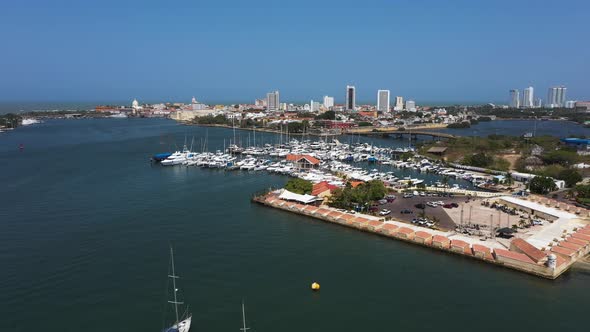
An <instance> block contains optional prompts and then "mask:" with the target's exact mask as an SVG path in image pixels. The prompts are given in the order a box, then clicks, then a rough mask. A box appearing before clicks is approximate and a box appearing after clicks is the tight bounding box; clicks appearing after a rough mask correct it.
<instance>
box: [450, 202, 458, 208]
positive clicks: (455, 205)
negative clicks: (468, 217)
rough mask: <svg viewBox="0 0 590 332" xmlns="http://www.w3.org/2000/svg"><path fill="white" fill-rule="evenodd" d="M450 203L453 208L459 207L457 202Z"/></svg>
mask: <svg viewBox="0 0 590 332" xmlns="http://www.w3.org/2000/svg"><path fill="white" fill-rule="evenodd" d="M451 205H452V206H453V207H455V208H457V207H459V204H457V203H451Z"/></svg>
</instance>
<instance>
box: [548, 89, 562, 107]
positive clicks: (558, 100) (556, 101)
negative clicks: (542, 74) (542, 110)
mask: <svg viewBox="0 0 590 332" xmlns="http://www.w3.org/2000/svg"><path fill="white" fill-rule="evenodd" d="M566 92H567V88H566V87H565V86H563V85H562V86H553V87H550V88H549V91H548V92H547V103H546V104H547V107H550V108H553V107H564V106H565V96H566Z"/></svg>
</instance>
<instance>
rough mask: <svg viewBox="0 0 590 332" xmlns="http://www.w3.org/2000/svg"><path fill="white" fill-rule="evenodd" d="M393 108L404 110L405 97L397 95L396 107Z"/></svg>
mask: <svg viewBox="0 0 590 332" xmlns="http://www.w3.org/2000/svg"><path fill="white" fill-rule="evenodd" d="M393 109H394V110H396V111H403V110H404V97H400V96H397V97H395V107H394V108H393Z"/></svg>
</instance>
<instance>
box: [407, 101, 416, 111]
mask: <svg viewBox="0 0 590 332" xmlns="http://www.w3.org/2000/svg"><path fill="white" fill-rule="evenodd" d="M406 111H408V112H416V102H414V101H413V100H408V101H406Z"/></svg>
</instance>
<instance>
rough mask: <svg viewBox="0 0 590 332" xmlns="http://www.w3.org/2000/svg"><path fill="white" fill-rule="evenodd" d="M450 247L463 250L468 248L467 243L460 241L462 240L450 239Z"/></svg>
mask: <svg viewBox="0 0 590 332" xmlns="http://www.w3.org/2000/svg"><path fill="white" fill-rule="evenodd" d="M451 246H453V247H461V248H465V247H469V243H467V242H465V241H462V240H457V239H452V240H451Z"/></svg>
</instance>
